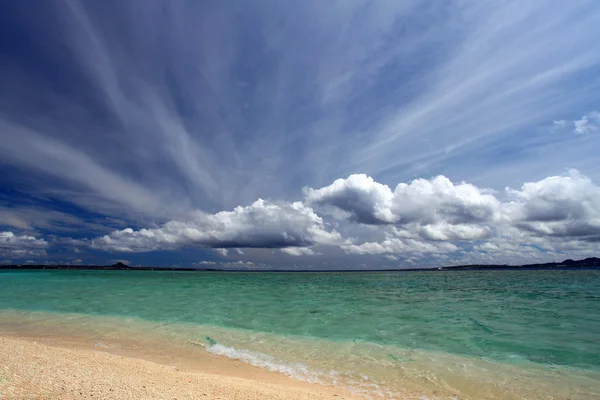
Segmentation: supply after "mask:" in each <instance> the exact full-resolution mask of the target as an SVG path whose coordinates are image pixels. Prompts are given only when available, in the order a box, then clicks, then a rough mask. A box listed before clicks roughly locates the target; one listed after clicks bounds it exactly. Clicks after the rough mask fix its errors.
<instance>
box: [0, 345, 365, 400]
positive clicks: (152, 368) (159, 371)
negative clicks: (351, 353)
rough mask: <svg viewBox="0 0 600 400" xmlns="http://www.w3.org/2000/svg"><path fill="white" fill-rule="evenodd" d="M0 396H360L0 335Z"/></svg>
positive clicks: (280, 379)
mask: <svg viewBox="0 0 600 400" xmlns="http://www.w3.org/2000/svg"><path fill="white" fill-rule="evenodd" d="M0 399H2V400H4V399H180V400H181V399H222V400H228V399H248V400H250V399H282V400H284V399H285V400H292V399H312V400H318V399H361V397H358V396H353V395H351V394H349V393H348V392H345V391H343V390H340V389H336V388H330V387H326V386H321V385H316V384H308V383H303V382H299V381H295V380H293V379H291V378H286V377H283V376H279V377H278V379H276V380H275V381H273V380H271V381H270V382H267V381H261V380H253V379H245V378H241V377H234V376H226V375H213V374H208V373H196V372H186V371H180V370H177V369H176V368H173V367H170V366H168V365H162V364H157V363H154V362H151V361H146V360H141V359H136V358H127V357H123V356H120V355H115V354H109V353H104V352H100V351H94V350H91V349H85V348H70V347H55V346H49V345H47V344H42V343H39V342H34V341H30V340H22V339H14V338H8V337H0Z"/></svg>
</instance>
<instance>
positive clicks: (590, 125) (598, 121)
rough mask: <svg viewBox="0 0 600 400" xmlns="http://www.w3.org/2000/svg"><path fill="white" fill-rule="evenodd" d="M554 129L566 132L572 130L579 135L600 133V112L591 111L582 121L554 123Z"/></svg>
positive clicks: (562, 120)
mask: <svg viewBox="0 0 600 400" xmlns="http://www.w3.org/2000/svg"><path fill="white" fill-rule="evenodd" d="M554 128H556V129H559V130H561V131H564V130H565V129H571V130H572V131H573V133H575V134H577V135H588V134H592V133H597V132H599V131H600V112H598V111H591V112H589V113H588V114H586V115H584V116H582V117H581V118H580V119H576V120H573V121H567V120H564V119H561V120H559V121H554Z"/></svg>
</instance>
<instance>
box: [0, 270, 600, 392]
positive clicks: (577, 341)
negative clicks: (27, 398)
mask: <svg viewBox="0 0 600 400" xmlns="http://www.w3.org/2000/svg"><path fill="white" fill-rule="evenodd" d="M0 310H13V311H15V310H17V311H22V312H28V311H38V312H49V313H55V314H56V313H63V314H65V315H66V314H79V315H92V316H99V317H100V316H103V317H107V316H110V317H126V318H131V319H134V320H136V321H145V322H148V321H150V322H155V323H157V324H159V326H161V327H164V328H161V329H163V330H164V331H167V330H169V329H171V333H172V334H173V335H175V333H174V332H177V335H179V336H177V337H178V338H180V339H181V338H183V337H186V336H185V335H188V336H187V338H188V339H189V338H190V337H191V336H193V338H194V340H197V339H198V338H201V339H202V340H204V341H205V342H206V343H205V344H206V345H207V346H208V348H209V350H212V352H214V353H217V354H221V355H225V356H229V357H234V358H239V359H242V360H243V361H246V362H249V363H254V364H256V365H259V366H262V367H266V368H271V369H275V370H280V371H281V372H288V373H289V374H291V375H294V373H293V372H294V371H293V370H294V368H296V370H303V371H304V373H305V375H307V372H306V371H307V370H314V371H315V376H317V375H319V374H320V375H322V376H320V378H319V379H315V380H320V381H322V380H323V379H325V378H324V377H325V376H334V375H336V374H338V373H339V374H342V375H341V376H343V378H344V379H345V380H347V381H348V382H350V381H352V382H354V383H355V384H356V383H357V382H358V383H359V386H361V387H362V388H363V389H364V388H365V387H370V386H369V385H373V386H372V387H373V388H376V389H373V391H372V392H373V393H371V394H372V395H377V394H379V395H382V396H384V397H385V396H388V397H393V396H394V393H396V394H398V393H403V392H402V388H403V387H408V386H410V387H411V389H410V390H411V393H414V392H415V390H418V388H419V382H420V381H422V380H425V381H427V384H423V385H422V386H423V387H424V391H427V393H425V394H424V395H427V396H429V397H432V394H431V393H434V392H435V393H438V397H440V398H442V397H444V395H448V396H449V397H452V396H459V397H460V396H463V397H469V396H477V397H479V396H480V395H481V398H484V397H489V398H496V397H497V398H505V397H507V395H508V393H513V394H515V393H517V396H516V397H515V398H536V396H537V397H539V398H548V397H547V396H549V395H554V396H555V398H563V397H564V398H592V397H595V396H598V397H599V398H600V389H599V388H600V379H599V377H600V272H599V271H489V272H485V271H482V272H480V271H465V272H409V273H397V272H396V273H219V272H215V273H212V272H202V273H190V272H158V271H151V272H143V271H139V272H138V271H3V272H0ZM0 322H2V320H1V319H0ZM142 326H143V325H140V329H141V327H142ZM211 335H212V336H211ZM207 336H208V337H210V339H206V337H207ZM171 337H175V336H171ZM260 360H262V361H260ZM277 363H279V364H280V365H286V367H285V368H284V367H273V366H274V365H279V364H277ZM278 368H279V369H278ZM353 374H354V375H353ZM469 377H471V378H469ZM338 378H339V377H338ZM338 378H336V379H333V378H332V380H331V381H330V382H325V383H333V384H335V383H337V382H338V381H340V379H341V378H339V379H338ZM344 379H341V380H344ZM325 381H327V379H325ZM471 381H473V382H471ZM476 381H477V382H479V383H477V382H476ZM482 381H485V382H486V384H489V390H487V391H486V393H479V392H476V391H475V392H474V390H476V387H477V386H481V385H480V384H481V382H482ZM366 382H368V383H366ZM436 385H437V386H439V387H438V388H437V390H436V389H435V388H436ZM532 385H533V386H532ZM503 390H504V392H503ZM488 392H489V393H488ZM559 392H560V393H559ZM477 393H479V394H477ZM518 393H521V394H520V395H519V394H518ZM488 394H489V396H488ZM538 395H539V396H538ZM561 396H562V397H561ZM471 398H476V397H471Z"/></svg>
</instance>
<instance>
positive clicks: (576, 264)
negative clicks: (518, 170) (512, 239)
mask: <svg viewBox="0 0 600 400" xmlns="http://www.w3.org/2000/svg"><path fill="white" fill-rule="evenodd" d="M597 268H598V269H600V258H598V257H590V258H585V259H583V260H571V259H568V260H564V261H562V262H551V263H544V264H524V265H506V264H475V265H453V266H443V267H437V268H435V267H433V268H396V269H374V270H355V269H347V270H281V269H274V270H264V269H262V270H249V269H244V270H240V269H237V270H233V269H220V268H181V267H177V268H176V267H173V268H171V267H144V266H139V267H137V266H136V267H132V266H129V265H126V264H123V263H122V262H118V263H116V264H112V265H60V264H14V265H0V270H2V269H13V270H14V269H62V270H110V271H189V272H193V271H208V272H210V271H212V272H240V271H245V272H361V271H364V272H391V271H398V272H400V271H402V272H405V271H428V272H435V271H492V270H574V269H597Z"/></svg>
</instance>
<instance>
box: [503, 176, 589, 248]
mask: <svg viewBox="0 0 600 400" xmlns="http://www.w3.org/2000/svg"><path fill="white" fill-rule="evenodd" d="M507 192H508V193H509V194H510V195H511V196H512V197H514V199H515V200H514V201H513V202H511V203H508V204H506V205H505V207H504V208H505V213H506V214H507V216H508V218H509V219H510V220H511V221H512V223H513V225H514V226H516V227H518V228H520V229H522V230H525V231H527V232H528V233H530V234H532V235H535V236H540V237H563V238H566V237H570V238H577V239H580V240H584V241H590V242H600V187H598V186H597V185H595V184H594V183H593V182H592V181H591V180H590V179H589V178H587V177H585V176H583V175H582V174H580V173H579V172H578V171H575V170H573V171H570V172H569V173H568V174H567V175H562V176H552V177H548V178H545V179H543V180H541V181H538V182H528V183H525V184H523V186H522V187H521V189H520V190H512V189H507Z"/></svg>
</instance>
